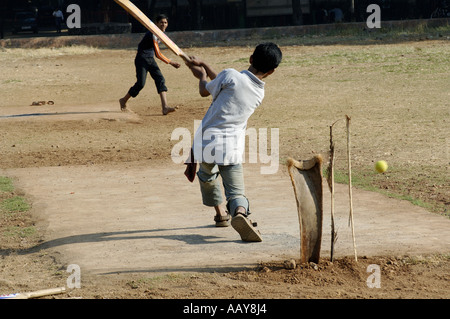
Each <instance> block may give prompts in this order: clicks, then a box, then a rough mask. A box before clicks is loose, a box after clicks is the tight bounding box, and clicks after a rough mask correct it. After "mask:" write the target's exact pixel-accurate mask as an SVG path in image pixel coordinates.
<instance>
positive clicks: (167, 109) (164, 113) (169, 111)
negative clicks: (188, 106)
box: [163, 107, 178, 115]
mask: <svg viewBox="0 0 450 319" xmlns="http://www.w3.org/2000/svg"><path fill="white" fill-rule="evenodd" d="M177 108H178V107H165V108H163V115H167V114H169V113H172V112H175V110H176V109H177Z"/></svg>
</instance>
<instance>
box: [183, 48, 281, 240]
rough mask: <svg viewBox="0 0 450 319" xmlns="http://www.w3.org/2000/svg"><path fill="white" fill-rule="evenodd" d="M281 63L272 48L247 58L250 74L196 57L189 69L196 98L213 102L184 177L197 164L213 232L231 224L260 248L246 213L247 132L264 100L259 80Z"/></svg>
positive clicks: (247, 205)
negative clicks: (213, 65)
mask: <svg viewBox="0 0 450 319" xmlns="http://www.w3.org/2000/svg"><path fill="white" fill-rule="evenodd" d="M281 59H282V53H281V50H280V48H279V47H278V46H277V45H276V44H274V43H263V44H260V45H258V46H257V47H256V49H255V50H254V52H253V54H252V55H251V56H250V60H249V62H250V67H249V68H248V70H244V71H242V72H238V71H237V70H235V69H225V70H223V71H222V72H220V73H217V72H216V71H214V70H213V69H212V68H211V66H210V65H208V64H207V63H206V62H204V61H202V60H201V59H199V58H198V57H191V60H192V62H191V63H190V64H188V66H189V68H190V69H191V71H192V73H193V74H194V76H195V77H196V78H198V79H199V93H200V95H201V96H202V97H207V96H212V99H213V101H212V103H211V105H210V107H209V109H208V111H207V112H206V114H205V116H204V118H203V120H202V122H201V126H200V127H199V129H198V130H197V132H196V134H195V137H194V145H193V152H192V154H191V155H193V158H192V157H191V162H190V164H188V169H187V171H189V165H191V166H193V165H196V164H195V163H196V162H199V163H200V165H199V170H198V172H197V176H198V179H199V183H200V190H201V194H202V200H203V204H204V205H206V206H210V207H214V209H215V213H216V215H215V217H214V221H215V222H216V226H219V227H220V226H228V225H229V223H230V219H231V226H232V227H233V228H234V229H235V230H236V231H237V232H238V233H239V235H240V237H241V239H242V240H243V241H246V242H260V241H262V237H261V234H260V233H259V231H258V230H257V229H255V227H254V225H253V224H252V222H251V221H250V220H249V219H248V218H247V217H248V215H249V214H250V209H249V201H248V199H247V197H246V196H245V187H244V175H243V167H242V160H243V154H244V150H245V131H246V128H247V121H248V119H249V118H250V116H251V115H252V114H253V112H254V111H255V110H256V108H257V107H258V106H259V105H260V104H261V103H262V100H263V98H264V85H265V83H264V82H263V79H265V78H266V77H268V76H269V75H271V74H272V73H273V72H274V71H275V69H276V68H277V67H278V65H279V64H280V62H281ZM208 77H209V78H210V80H211V81H209V82H208ZM191 172H192V170H191ZM219 175H220V177H221V179H222V184H223V187H224V191H225V196H226V207H224V206H223V198H222V195H221V194H222V191H221V186H220V183H219V181H218V177H219ZM194 177H195V175H194ZM188 178H189V176H188ZM192 179H193V177H192V176H191V177H190V180H192Z"/></svg>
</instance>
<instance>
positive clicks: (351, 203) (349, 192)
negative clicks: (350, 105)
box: [345, 115, 358, 261]
mask: <svg viewBox="0 0 450 319" xmlns="http://www.w3.org/2000/svg"><path fill="white" fill-rule="evenodd" d="M345 117H346V119H347V163H348V196H349V201H350V215H349V224H350V225H351V227H352V237H353V251H354V254H355V261H358V256H357V254H356V240H355V226H354V222H353V194H352V164H351V157H350V120H351V118H350V117H348V116H347V115H346V116H345Z"/></svg>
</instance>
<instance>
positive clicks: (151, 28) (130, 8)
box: [114, 0, 190, 62]
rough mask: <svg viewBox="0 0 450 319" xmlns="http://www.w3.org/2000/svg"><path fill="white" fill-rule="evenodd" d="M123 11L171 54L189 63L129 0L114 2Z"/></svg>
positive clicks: (186, 57)
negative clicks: (161, 43)
mask: <svg viewBox="0 0 450 319" xmlns="http://www.w3.org/2000/svg"><path fill="white" fill-rule="evenodd" d="M114 1H115V2H116V3H117V4H119V5H120V6H121V7H122V8H123V9H125V11H127V12H128V13H130V14H131V15H132V16H133V17H134V18H135V19H136V20H138V21H139V22H140V23H141V24H142V25H143V26H145V27H146V28H147V29H148V30H149V31H150V32H151V33H153V34H154V35H156V36H157V37H158V38H159V39H160V40H161V41H162V42H163V43H164V44H165V45H166V46H167V47H168V48H169V49H170V50H171V51H172V52H173V53H175V54H176V55H178V56H180V57H182V58H183V59H184V60H185V61H186V62H190V59H189V57H188V56H187V55H186V54H185V53H184V52H183V51H182V50H181V49H180V48H179V47H178V46H177V45H176V44H175V43H174V42H173V41H172V40H171V39H170V38H169V37H168V36H167V35H166V34H165V33H164V32H162V31H161V29H160V28H158V26H157V25H156V24H154V23H153V22H152V21H151V20H150V19H149V18H148V17H147V16H146V15H145V14H144V13H143V12H142V11H141V10H140V9H139V8H138V7H136V6H135V5H134V4H133V3H132V2H131V1H129V0H114Z"/></svg>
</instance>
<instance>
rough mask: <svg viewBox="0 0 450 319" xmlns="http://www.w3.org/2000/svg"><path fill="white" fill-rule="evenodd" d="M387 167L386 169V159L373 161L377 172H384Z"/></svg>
mask: <svg viewBox="0 0 450 319" xmlns="http://www.w3.org/2000/svg"><path fill="white" fill-rule="evenodd" d="M387 169H388V164H387V163H386V161H378V162H376V163H375V170H376V171H377V172H378V173H384V172H386V170H387Z"/></svg>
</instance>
